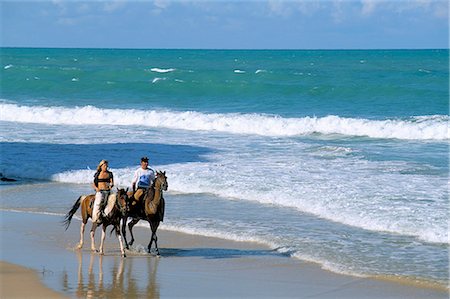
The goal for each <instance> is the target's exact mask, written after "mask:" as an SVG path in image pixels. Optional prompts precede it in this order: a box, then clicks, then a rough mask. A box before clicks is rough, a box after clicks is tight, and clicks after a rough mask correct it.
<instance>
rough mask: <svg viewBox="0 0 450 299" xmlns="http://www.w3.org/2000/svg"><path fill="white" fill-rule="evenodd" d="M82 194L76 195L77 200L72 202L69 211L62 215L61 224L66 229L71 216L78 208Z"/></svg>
mask: <svg viewBox="0 0 450 299" xmlns="http://www.w3.org/2000/svg"><path fill="white" fill-rule="evenodd" d="M82 198H83V196H80V197H78V199H77V201H76V202H75V203H74V204H73V207H72V208H71V209H70V211H69V212H68V213H67V214H66V216H64V220H63V225H64V226H65V227H66V230H67V229H68V228H69V225H70V221H72V217H73V215H74V214H75V212H76V211H77V210H78V208H79V207H80V204H81V199H82Z"/></svg>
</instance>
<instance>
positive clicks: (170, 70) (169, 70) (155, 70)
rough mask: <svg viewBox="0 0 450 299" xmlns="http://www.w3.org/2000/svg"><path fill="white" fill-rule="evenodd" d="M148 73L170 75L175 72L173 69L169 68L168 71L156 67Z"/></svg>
mask: <svg viewBox="0 0 450 299" xmlns="http://www.w3.org/2000/svg"><path fill="white" fill-rule="evenodd" d="M150 71H152V72H155V73H170V72H173V71H175V69H174V68H170V69H160V68H157V67H154V68H151V69H150Z"/></svg>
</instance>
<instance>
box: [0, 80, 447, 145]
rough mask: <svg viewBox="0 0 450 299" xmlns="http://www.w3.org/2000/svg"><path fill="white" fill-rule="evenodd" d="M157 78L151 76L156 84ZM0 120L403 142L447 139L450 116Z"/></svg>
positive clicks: (50, 111) (86, 113) (81, 114)
mask: <svg viewBox="0 0 450 299" xmlns="http://www.w3.org/2000/svg"><path fill="white" fill-rule="evenodd" d="M158 80H162V79H161V78H155V79H154V80H153V81H154V82H157V81H158ZM0 110H1V111H2V113H1V115H0V120H1V121H10V122H18V123H41V124H55V125H100V124H104V125H122V126H130V125H131V126H134V125H139V126H147V127H153V128H169V129H182V130H192V131H218V132H226V133H232V134H255V135H261V136H299V135H309V134H314V133H319V134H341V135H349V136H367V137H371V138H397V139H407V140H411V139H412V140H413V139H417V140H447V139H450V133H449V119H450V118H449V116H448V115H433V116H417V117H412V118H409V119H404V120H399V119H387V120H368V119H359V118H344V117H339V116H334V115H330V116H325V117H302V118H283V117H279V116H276V115H262V114H231V113H228V114H224V113H222V114H219V113H210V114H206V113H200V112H195V111H185V112H174V111H157V110H148V111H146V110H135V109H101V108H97V107H94V106H83V107H75V108H66V107H43V106H19V105H16V104H7V103H2V104H0Z"/></svg>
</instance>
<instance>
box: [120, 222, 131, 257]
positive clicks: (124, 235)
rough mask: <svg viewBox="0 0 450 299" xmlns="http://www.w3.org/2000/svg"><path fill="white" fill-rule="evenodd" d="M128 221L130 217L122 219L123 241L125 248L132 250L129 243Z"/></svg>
mask: <svg viewBox="0 0 450 299" xmlns="http://www.w3.org/2000/svg"><path fill="white" fill-rule="evenodd" d="M127 219H128V217H123V218H122V236H123V240H124V242H125V248H126V249H128V250H129V249H130V247H129V246H128V241H127V230H126V228H127Z"/></svg>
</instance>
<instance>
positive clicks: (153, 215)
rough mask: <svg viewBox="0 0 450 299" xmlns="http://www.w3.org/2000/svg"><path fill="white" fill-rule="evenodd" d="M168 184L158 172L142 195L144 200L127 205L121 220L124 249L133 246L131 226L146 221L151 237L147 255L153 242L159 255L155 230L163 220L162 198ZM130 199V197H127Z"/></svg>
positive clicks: (164, 175)
mask: <svg viewBox="0 0 450 299" xmlns="http://www.w3.org/2000/svg"><path fill="white" fill-rule="evenodd" d="M168 186H169V184H168V183H167V177H166V172H165V171H164V172H161V171H158V172H157V174H156V178H155V180H154V181H153V184H152V186H151V187H150V188H149V189H148V191H147V192H146V193H145V195H144V200H143V201H142V202H140V203H138V204H136V205H134V206H133V205H130V203H129V205H128V213H127V215H125V216H124V217H123V219H122V235H123V238H124V240H125V247H126V248H127V249H129V245H130V246H131V245H133V242H134V235H133V226H134V225H135V224H136V223H138V222H139V220H141V219H142V220H147V221H148V223H149V224H150V229H151V231H152V236H151V238H150V243H149V244H148V247H147V250H148V253H150V252H151V248H152V244H153V241H154V242H155V248H156V254H157V255H159V249H158V243H157V241H158V237H157V236H156V230H157V229H158V227H159V223H160V222H161V221H163V220H164V208H165V201H164V197H163V191H167V188H168ZM129 198H132V197H129ZM128 217H130V218H132V219H131V221H130V223H128V229H129V230H130V234H131V240H130V243H128V242H127V237H126V224H127V219H128Z"/></svg>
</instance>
